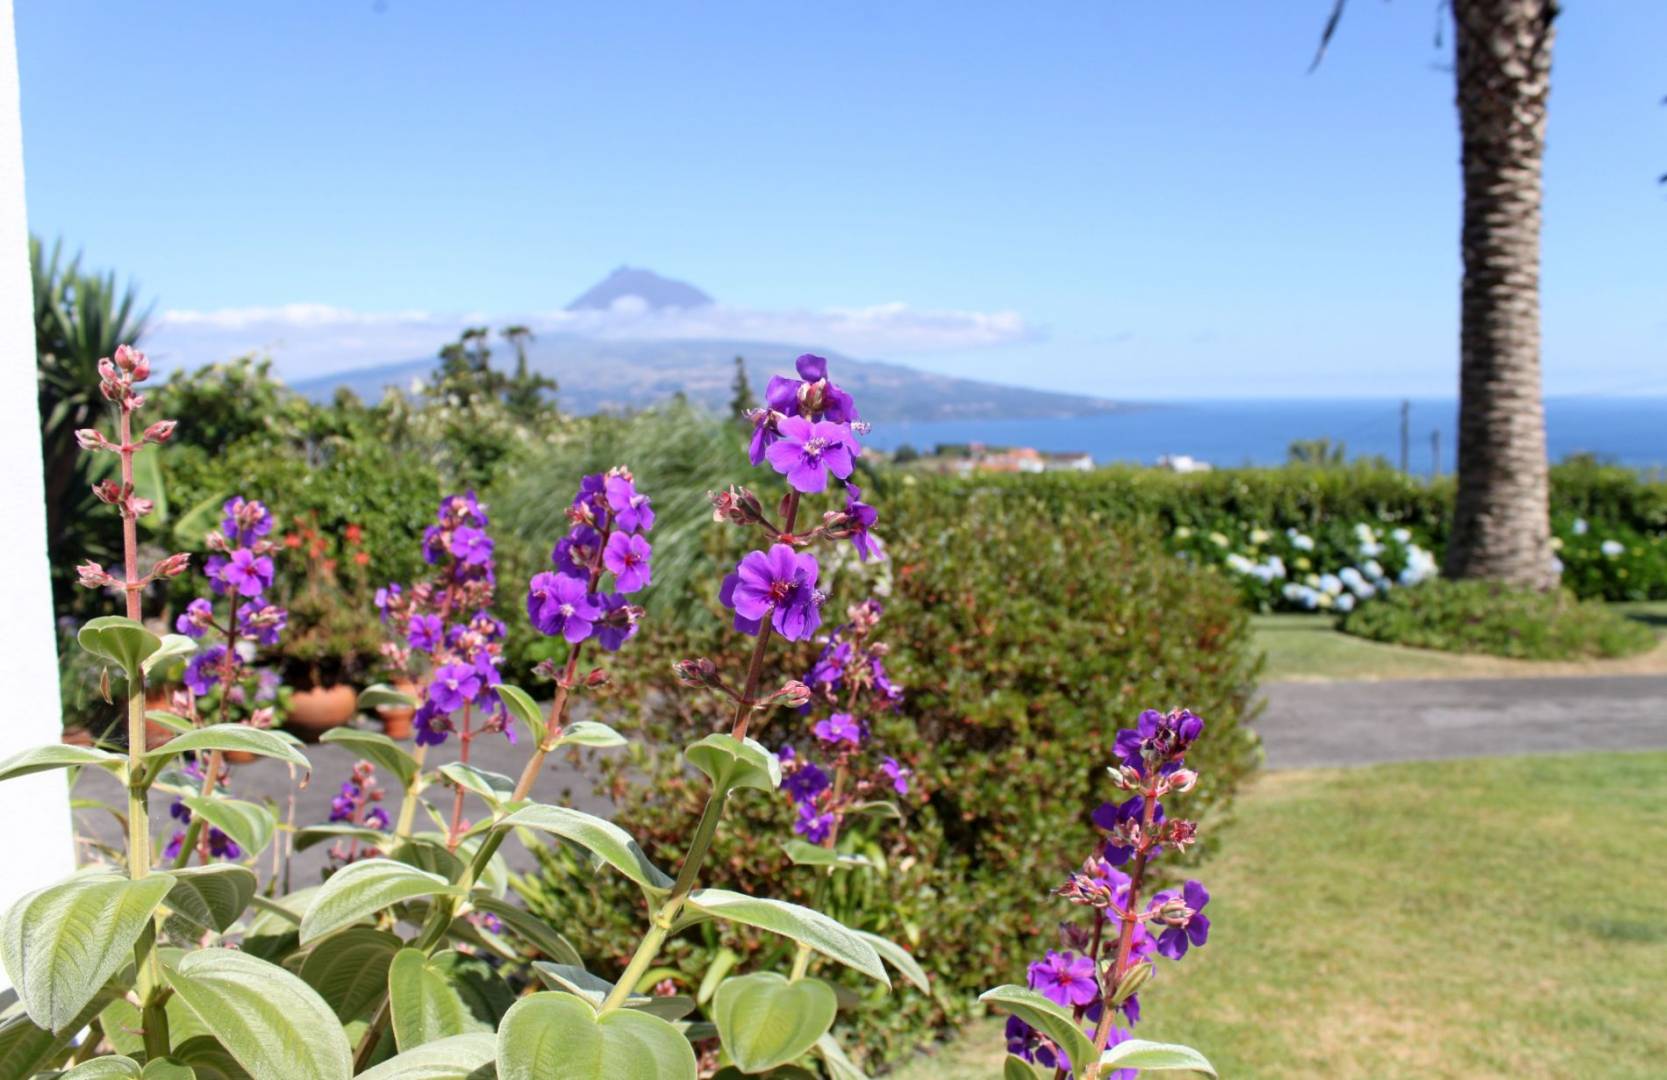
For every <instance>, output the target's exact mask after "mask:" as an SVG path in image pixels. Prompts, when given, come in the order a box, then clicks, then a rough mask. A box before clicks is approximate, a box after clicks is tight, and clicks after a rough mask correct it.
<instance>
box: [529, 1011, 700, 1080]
mask: <svg viewBox="0 0 1667 1080" xmlns="http://www.w3.org/2000/svg"><path fill="white" fill-rule="evenodd" d="M615 1076H617V1077H621V1078H624V1077H633V1078H635V1077H643V1078H644V1080H646V1078H648V1077H653V1078H654V1080H695V1076H696V1069H695V1052H694V1049H693V1048H692V1047H690V1045H689V1040H687V1039H686V1038H684V1037H683V1034H682V1033H681V1032H679V1031H678V1030H677V1029H676V1028H674V1027H672V1026H671V1025H670V1024H669V1023H667V1022H666V1021H664V1020H661V1019H660V1018H659V1017H657V1016H650V1015H649V1014H647V1013H644V1012H638V1011H635V1010H632V1009H616V1010H614V1011H613V1012H610V1013H608V1014H607V1015H606V1016H600V1017H599V1016H598V1015H597V1014H596V1011H595V1010H594V1009H592V1008H591V1007H590V1006H589V1005H588V1004H586V1003H585V1002H584V1000H582V999H581V998H577V997H574V996H573V995H572V994H562V993H555V992H545V993H540V994H533V995H531V996H529V997H524V998H522V999H521V1000H520V1001H518V1002H516V1003H515V1007H514V1008H512V1009H510V1010H509V1012H508V1014H507V1015H505V1016H504V1019H503V1022H502V1023H501V1024H499V1025H498V1080H599V1078H600V1077H615Z"/></svg>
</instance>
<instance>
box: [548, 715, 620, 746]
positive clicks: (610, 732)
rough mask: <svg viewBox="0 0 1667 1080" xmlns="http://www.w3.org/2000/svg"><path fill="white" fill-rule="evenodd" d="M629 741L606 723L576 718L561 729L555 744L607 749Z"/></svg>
mask: <svg viewBox="0 0 1667 1080" xmlns="http://www.w3.org/2000/svg"><path fill="white" fill-rule="evenodd" d="M629 741H630V740H628V739H626V737H625V736H623V735H621V734H620V733H619V732H617V731H615V730H614V729H613V728H611V727H609V726H608V725H607V724H599V723H597V722H596V721H595V720H576V721H574V722H573V723H571V724H568V725H567V727H566V728H565V729H563V731H562V733H561V736H560V737H559V738H558V739H556V745H557V746H588V747H591V748H592V749H595V750H607V749H611V748H612V747H615V746H625V745H627V744H628V743H629Z"/></svg>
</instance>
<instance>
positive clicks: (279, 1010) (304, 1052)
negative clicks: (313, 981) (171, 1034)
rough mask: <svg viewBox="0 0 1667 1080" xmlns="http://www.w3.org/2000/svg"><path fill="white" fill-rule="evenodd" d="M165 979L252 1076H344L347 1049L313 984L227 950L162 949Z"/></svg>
mask: <svg viewBox="0 0 1667 1080" xmlns="http://www.w3.org/2000/svg"><path fill="white" fill-rule="evenodd" d="M163 967H164V970H165V974H166V977H167V981H168V985H169V986H171V987H173V990H174V993H175V994H176V995H178V997H179V998H180V999H181V1000H182V1001H184V1003H185V1005H186V1007H187V1008H188V1009H189V1010H190V1011H191V1012H192V1013H193V1014H195V1015H196V1017H197V1018H198V1019H199V1020H201V1021H202V1023H203V1025H204V1026H205V1027H207V1028H208V1029H209V1030H211V1031H213V1032H214V1035H215V1037H216V1038H217V1039H218V1040H219V1042H220V1044H221V1045H222V1046H224V1047H225V1048H226V1050H227V1052H228V1053H230V1054H231V1056H232V1057H234V1058H236V1059H237V1063H238V1064H239V1065H241V1066H243V1068H244V1069H246V1070H248V1072H249V1073H250V1074H251V1075H252V1076H258V1077H268V1076H270V1077H279V1076H281V1077H283V1078H284V1080H348V1078H349V1077H351V1076H352V1075H353V1051H352V1048H351V1047H350V1046H349V1045H348V1043H347V1035H346V1034H345V1033H343V1031H342V1027H341V1023H340V1022H339V1021H337V1019H336V1015H335V1013H334V1012H332V1011H331V1010H330V1006H329V1005H327V1004H325V1002H324V999H323V998H321V997H319V996H318V994H317V993H316V992H314V990H313V988H312V987H310V986H308V985H307V984H306V983H304V982H302V981H301V980H300V979H299V978H298V977H296V976H294V975H291V974H290V973H289V972H287V971H285V970H284V969H283V968H281V967H278V966H277V965H275V964H269V963H267V962H266V961H264V960H260V959H257V958H256V957H253V956H250V955H249V954H248V953H245V952H240V951H238V950H235V949H198V950H196V951H194V952H190V953H187V954H186V955H185V956H184V957H183V958H181V959H180V960H179V961H178V962H177V963H175V962H170V960H169V958H168V957H167V956H166V955H164V957H163Z"/></svg>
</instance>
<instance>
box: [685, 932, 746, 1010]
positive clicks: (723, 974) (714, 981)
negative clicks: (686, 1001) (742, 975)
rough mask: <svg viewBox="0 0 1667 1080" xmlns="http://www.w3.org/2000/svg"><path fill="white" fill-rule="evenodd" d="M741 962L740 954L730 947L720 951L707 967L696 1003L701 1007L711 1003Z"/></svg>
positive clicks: (696, 994) (697, 993) (696, 993)
mask: <svg viewBox="0 0 1667 1080" xmlns="http://www.w3.org/2000/svg"><path fill="white" fill-rule="evenodd" d="M740 960H741V956H740V954H739V953H737V952H736V951H735V950H734V949H732V948H730V947H729V946H728V945H725V946H724V947H723V948H721V949H719V950H718V955H716V956H714V957H713V958H712V962H711V963H710V964H708V965H707V967H706V974H705V975H703V976H701V980H700V989H698V990H696V991H695V1001H696V1002H697V1003H699V1004H701V1005H705V1004H706V1003H707V1002H708V1001H711V1000H712V995H713V994H715V993H717V992H718V987H719V986H720V985H721V984H722V983H723V981H724V979H726V978H728V976H729V973H730V972H731V971H733V970H734V969H735V965H736V964H737V963H739V962H740Z"/></svg>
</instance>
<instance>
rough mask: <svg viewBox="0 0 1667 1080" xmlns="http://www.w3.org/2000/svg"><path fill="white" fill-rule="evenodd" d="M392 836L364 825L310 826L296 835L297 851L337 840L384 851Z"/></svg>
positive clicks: (339, 823) (334, 824)
mask: <svg viewBox="0 0 1667 1080" xmlns="http://www.w3.org/2000/svg"><path fill="white" fill-rule="evenodd" d="M391 837H392V834H390V833H385V832H377V831H376V830H375V829H371V828H366V827H365V826H363V825H349V824H347V823H345V822H339V821H338V822H332V823H328V824H324V825H308V826H307V827H306V828H305V829H302V830H301V831H299V832H297V833H296V834H295V850H296V851H306V850H307V849H308V848H310V847H313V846H315V845H317V844H322V843H325V842H334V841H336V840H361V841H363V842H364V843H367V844H369V845H371V846H372V847H374V848H377V849H378V850H382V849H384V848H385V847H386V846H387V844H388V841H389V840H390V839H391Z"/></svg>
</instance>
